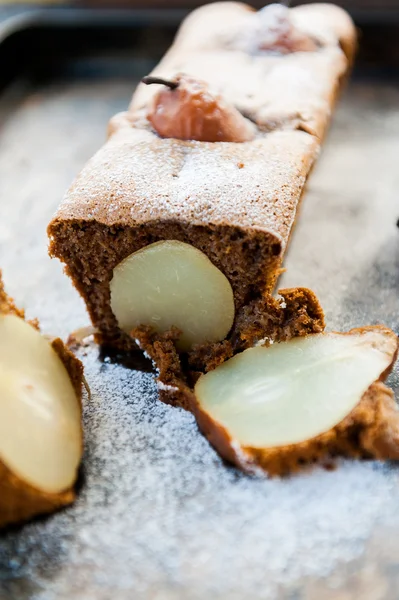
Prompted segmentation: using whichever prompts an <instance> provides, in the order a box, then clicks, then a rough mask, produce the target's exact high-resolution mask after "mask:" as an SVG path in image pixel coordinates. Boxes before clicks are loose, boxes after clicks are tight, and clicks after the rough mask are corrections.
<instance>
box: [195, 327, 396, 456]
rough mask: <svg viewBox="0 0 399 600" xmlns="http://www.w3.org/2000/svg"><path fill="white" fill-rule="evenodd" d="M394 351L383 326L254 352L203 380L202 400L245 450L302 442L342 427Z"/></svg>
mask: <svg viewBox="0 0 399 600" xmlns="http://www.w3.org/2000/svg"><path fill="white" fill-rule="evenodd" d="M395 351H396V338H395V336H394V335H393V334H392V333H391V334H390V335H387V334H386V332H384V330H379V329H378V328H376V329H375V330H363V332H362V333H359V332H354V333H349V334H336V333H328V334H320V335H311V336H308V337H302V338H296V339H292V340H290V341H288V342H282V343H276V344H273V345H272V346H269V347H256V348H250V349H248V350H245V351H244V352H242V353H241V354H238V355H236V356H234V357H233V358H231V359H230V360H228V361H226V362H225V363H224V364H223V365H221V366H219V367H217V368H216V369H215V370H214V371H211V372H210V373H207V374H206V375H203V376H201V377H200V379H199V380H198V382H197V384H196V386H195V395H196V398H197V401H198V404H199V406H200V408H201V409H202V410H203V411H205V412H206V413H207V414H208V415H209V416H210V417H211V418H212V420H213V421H214V422H216V423H218V424H219V425H222V426H223V427H224V428H225V429H226V430H227V431H228V432H229V434H230V436H231V438H232V439H233V440H235V441H237V442H238V443H239V444H240V445H242V446H245V447H252V448H270V447H279V446H285V445H288V444H296V443H299V442H304V441H305V440H309V439H312V438H314V437H316V436H318V435H320V434H321V433H324V432H326V431H328V430H330V429H332V428H333V427H335V426H336V425H338V423H340V422H341V421H342V420H343V419H344V418H345V417H346V416H347V415H348V414H349V413H350V412H351V411H352V410H353V409H354V408H355V406H356V405H357V404H358V403H359V401H360V400H361V398H362V396H363V394H364V393H365V392H366V390H367V389H368V388H369V387H370V385H371V384H372V383H373V382H374V381H376V380H377V379H378V378H379V377H380V376H381V374H382V373H383V372H384V371H385V370H386V369H387V368H388V367H389V366H390V365H391V363H392V360H393V357H394V355H395Z"/></svg>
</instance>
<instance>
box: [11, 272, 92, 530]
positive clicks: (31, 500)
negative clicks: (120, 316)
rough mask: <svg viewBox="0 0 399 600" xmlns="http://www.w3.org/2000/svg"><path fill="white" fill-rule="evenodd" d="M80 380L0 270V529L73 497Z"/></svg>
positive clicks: (75, 366)
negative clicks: (16, 297) (27, 315)
mask: <svg viewBox="0 0 399 600" xmlns="http://www.w3.org/2000/svg"><path fill="white" fill-rule="evenodd" d="M82 384H83V366H82V364H81V362H80V361H79V360H78V359H77V358H75V356H74V355H73V354H72V353H71V352H70V351H69V350H68V349H67V348H66V346H65V345H64V344H63V342H62V341H61V340H60V339H59V338H55V339H53V340H49V339H46V338H45V337H43V336H42V335H40V332H39V330H38V326H37V324H36V323H35V322H34V323H30V322H27V321H25V320H24V313H23V311H21V310H19V309H17V308H16V306H15V304H14V302H13V301H12V300H11V298H9V297H8V296H7V295H6V293H5V291H4V288H3V284H2V281H1V272H0V528H1V527H4V526H6V525H10V524H12V523H17V522H19V521H25V520H27V519H30V518H32V517H33V516H36V515H40V514H43V513H49V512H53V511H55V510H56V509H58V508H61V507H62V506H65V505H67V504H71V502H73V500H74V499H75V491H74V486H75V482H76V478H77V471H78V467H79V464H80V461H81V458H82V452H83V443H82V425H81V397H82Z"/></svg>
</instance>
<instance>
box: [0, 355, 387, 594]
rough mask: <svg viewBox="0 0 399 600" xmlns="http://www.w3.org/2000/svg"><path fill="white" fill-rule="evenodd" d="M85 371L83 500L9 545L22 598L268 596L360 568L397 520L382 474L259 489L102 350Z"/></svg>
mask: <svg viewBox="0 0 399 600" xmlns="http://www.w3.org/2000/svg"><path fill="white" fill-rule="evenodd" d="M85 366H86V376H87V379H88V382H89V385H90V387H91V391H92V399H91V401H90V402H88V401H87V400H86V403H85V410H84V420H85V430H86V451H85V459H84V468H83V474H84V477H83V484H82V489H81V491H80V495H79V498H78V501H77V503H76V504H75V506H73V507H71V508H70V509H68V510H67V511H65V512H63V513H60V514H58V515H55V516H53V517H50V518H49V519H47V520H46V521H39V522H37V523H34V524H31V525H28V526H26V527H25V528H24V529H23V530H21V531H20V532H12V533H9V534H8V535H7V536H6V537H5V538H4V539H3V543H2V546H1V550H0V553H1V554H0V556H1V564H2V568H1V571H0V573H1V576H2V578H3V579H4V577H6V579H7V580H8V582H7V586H8V587H9V589H10V590H11V591H14V594H15V596H14V597H15V598H21V597H23V596H22V591H21V590H23V585H24V582H25V581H27V580H30V581H32V582H34V583H35V587H36V591H35V595H34V597H35V598H37V599H38V600H39V599H40V600H42V599H43V600H44V599H46V600H47V599H48V598H64V597H65V598H66V597H80V598H85V599H92V598H93V599H98V598H108V597H111V596H112V598H125V597H129V596H128V595H127V594H126V596H125V595H124V594H125V593H126V590H134V591H135V594H137V596H135V597H139V598H140V597H143V598H152V597H155V598H158V597H159V598H167V599H169V598H177V597H179V598H193V599H194V598H213V599H214V598H227V597H228V598H229V599H234V598H244V597H246V598H247V597H250V598H271V597H273V594H275V593H276V590H277V589H278V586H279V585H280V584H282V583H285V585H287V583H289V582H292V583H294V582H295V581H296V580H297V579H298V578H299V577H305V576H310V577H311V576H315V575H317V576H319V577H320V576H323V575H325V574H327V573H328V572H329V570H330V569H331V568H332V567H333V566H334V565H335V564H336V562H337V561H338V560H339V561H348V560H351V559H353V558H355V557H356V556H357V555H358V554H360V553H361V551H362V549H363V543H364V539H365V537H366V536H367V535H368V534H369V532H370V530H371V528H372V526H373V525H375V523H376V521H377V519H378V517H379V516H380V515H381V513H382V512H384V511H387V510H390V511H392V512H393V511H394V505H393V503H392V501H390V500H389V499H390V498H392V491H393V488H394V486H395V485H396V482H395V481H394V479H393V478H391V477H387V468H386V467H382V466H379V465H376V464H365V463H363V464H355V463H352V464H350V463H346V464H342V465H341V466H340V468H339V469H338V470H336V471H335V472H326V471H323V470H321V469H317V470H315V471H313V472H309V473H307V474H303V475H300V476H297V477H293V478H291V479H286V480H279V479H276V480H267V479H264V478H255V477H254V478H251V477H249V476H248V475H244V474H241V473H239V472H238V471H236V470H235V469H233V468H231V467H227V466H226V465H224V464H223V463H222V461H221V460H220V459H219V457H218V456H217V455H216V454H215V453H214V451H213V450H212V449H211V448H210V447H209V446H208V444H207V442H206V440H205V439H204V438H203V437H202V436H201V435H200V434H199V433H198V431H197V427H196V425H195V422H194V419H193V417H192V416H191V415H190V414H189V413H186V412H184V411H182V410H180V409H173V408H170V407H167V406H164V405H162V404H161V403H159V402H158V400H157V397H156V390H155V384H154V382H153V380H152V377H151V376H150V375H144V374H141V373H137V372H132V371H129V370H127V369H124V368H123V367H119V366H116V365H111V364H102V363H101V362H99V360H98V358H97V352H96V349H95V348H94V347H93V348H92V349H91V350H90V351H89V353H88V355H87V356H86V357H85ZM395 479H396V478H395ZM365 498H367V502H365V501H364V500H365ZM260 586H261V587H260ZM65 589H68V593H69V596H66V595H63V594H64V591H65ZM155 590H162V593H160V595H159V596H157V595H154V596H153V595H152V594H153V593H155Z"/></svg>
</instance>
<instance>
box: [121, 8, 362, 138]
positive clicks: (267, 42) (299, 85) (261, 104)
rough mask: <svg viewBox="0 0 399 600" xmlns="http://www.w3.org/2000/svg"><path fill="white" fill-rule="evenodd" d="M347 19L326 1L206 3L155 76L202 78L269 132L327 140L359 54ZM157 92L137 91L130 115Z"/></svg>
mask: <svg viewBox="0 0 399 600" xmlns="http://www.w3.org/2000/svg"><path fill="white" fill-rule="evenodd" d="M355 40H356V33H355V28H354V25H353V23H352V21H351V19H350V17H349V16H348V14H347V13H346V12H345V11H344V10H342V9H340V8H338V7H336V6H334V5H328V4H310V5H306V6H300V7H297V8H293V9H288V8H287V7H285V6H282V5H269V6H266V7H265V8H264V9H262V10H261V11H258V12H256V11H254V10H253V9H251V8H250V7H249V6H247V5H245V4H241V3H236V2H220V3H215V4H211V5H208V6H204V7H202V8H200V9H198V10H196V11H194V12H193V13H191V15H190V16H189V17H188V18H187V19H186V20H185V22H184V23H183V25H182V27H181V28H180V31H179V33H178V35H177V37H176V40H175V42H174V44H173V46H172V47H171V49H170V50H169V51H168V52H167V54H166V55H165V57H164V58H163V60H162V61H161V62H160V63H159V64H158V65H157V67H156V68H155V69H154V71H153V74H156V75H159V76H161V77H165V78H169V79H170V78H173V77H174V76H176V74H177V73H180V72H182V73H187V74H188V75H190V76H192V77H196V78H198V79H201V80H204V81H206V82H208V83H209V86H210V88H211V89H212V90H214V91H215V92H216V93H222V94H223V96H224V97H225V99H226V100H227V101H228V102H230V103H232V104H233V105H234V106H236V107H237V108H238V109H239V110H240V111H241V112H242V114H244V115H245V116H248V117H249V118H250V119H251V120H252V121H254V122H255V123H256V124H257V125H258V127H259V128H260V129H262V130H265V131H270V130H275V129H301V130H304V131H307V132H308V133H311V134H313V135H316V136H318V137H320V138H321V137H323V135H324V132H325V129H326V127H327V124H328V122H329V118H330V115H331V105H332V103H333V101H334V98H335V94H336V91H337V87H338V84H339V81H340V79H341V77H342V76H343V75H344V74H345V73H346V71H347V69H348V64H349V63H350V62H351V60H352V57H353V53H354V49H355ZM155 93H156V90H155V89H154V88H146V87H145V86H144V85H141V86H139V87H138V89H137V91H136V93H135V94H134V96H133V100H132V103H131V106H130V110H131V111H132V112H133V113H134V112H137V111H140V110H144V111H145V110H146V109H148V107H149V106H150V104H151V101H152V98H153V97H154V95H155Z"/></svg>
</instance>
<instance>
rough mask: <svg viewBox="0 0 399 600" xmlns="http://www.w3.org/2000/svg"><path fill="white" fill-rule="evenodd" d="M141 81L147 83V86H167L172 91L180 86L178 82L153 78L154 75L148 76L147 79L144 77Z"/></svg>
mask: <svg viewBox="0 0 399 600" xmlns="http://www.w3.org/2000/svg"><path fill="white" fill-rule="evenodd" d="M141 81H142V82H143V83H145V84H146V85H152V84H153V83H158V84H160V85H166V86H167V87H169V88H170V89H171V90H175V89H176V88H177V87H178V85H179V83H178V82H177V81H170V80H168V79H162V77H152V75H147V76H146V77H143V79H142V80H141Z"/></svg>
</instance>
